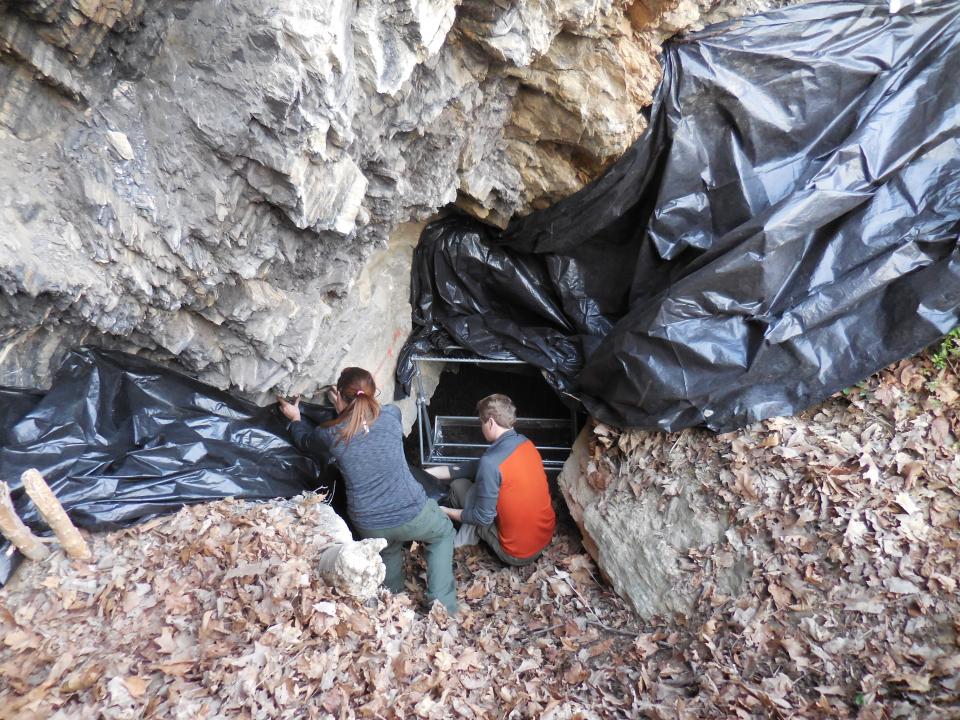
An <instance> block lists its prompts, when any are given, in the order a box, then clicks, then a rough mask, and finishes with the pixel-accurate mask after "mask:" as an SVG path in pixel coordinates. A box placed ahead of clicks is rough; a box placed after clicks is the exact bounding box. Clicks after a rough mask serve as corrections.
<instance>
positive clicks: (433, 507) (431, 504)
mask: <svg viewBox="0 0 960 720" xmlns="http://www.w3.org/2000/svg"><path fill="white" fill-rule="evenodd" d="M357 532H359V533H360V535H361V537H364V538H383V539H384V540H386V541H387V546H386V547H385V548H384V549H383V550H381V551H380V557H381V558H383V564H384V565H385V566H386V568H387V575H386V577H385V578H384V581H383V584H384V585H386V586H387V587H388V588H389V589H390V591H391V592H395V593H398V592H403V591H404V589H405V588H404V580H405V578H406V572H405V570H404V563H403V544H404V543H405V542H408V541H410V540H416V541H417V542H419V543H423V545H424V550H425V552H426V554H427V602H428V603H432V602H433V601H434V600H439V601H440V602H442V603H443V604H444V605H445V606H446V608H447V610H448V611H449V612H451V613H454V612H456V611H457V584H456V581H455V580H454V578H453V536H454V535H455V534H456V533H455V532H454V530H453V523H451V522H450V518H448V517H447V516H446V515H444V514H443V512H442V511H441V510H440V508H439V507H438V506H437V501H436V500H430V499H428V500H427V502H426V504H425V505H424V506H423V510H421V511H420V513H419V514H418V515H417V516H416V517H415V518H414V519H413V520H410V521H408V522H405V523H403V525H397V526H396V527H388V528H362V527H359V526H358V527H357Z"/></svg>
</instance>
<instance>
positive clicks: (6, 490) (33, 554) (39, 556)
mask: <svg viewBox="0 0 960 720" xmlns="http://www.w3.org/2000/svg"><path fill="white" fill-rule="evenodd" d="M0 533H2V534H3V536H4V537H5V538H6V539H7V540H9V541H10V542H12V543H13V546H14V547H15V548H17V550H19V551H20V552H22V553H23V554H24V555H26V556H27V557H28V558H30V559H31V560H43V559H44V558H45V557H46V556H47V555H48V554H49V553H50V551H49V550H48V549H47V546H46V545H44V544H43V543H42V542H40V539H39V538H38V537H37V536H36V535H34V534H33V533H32V532H30V528H28V527H27V526H26V525H24V524H23V520H21V519H20V516H19V515H17V511H16V510H14V509H13V499H12V498H11V497H10V486H9V485H7V484H6V483H5V482H0Z"/></svg>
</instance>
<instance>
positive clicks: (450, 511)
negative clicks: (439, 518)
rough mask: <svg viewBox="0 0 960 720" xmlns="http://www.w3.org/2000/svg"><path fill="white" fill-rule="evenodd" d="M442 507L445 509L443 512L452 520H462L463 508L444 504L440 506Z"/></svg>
mask: <svg viewBox="0 0 960 720" xmlns="http://www.w3.org/2000/svg"><path fill="white" fill-rule="evenodd" d="M440 509H441V510H442V511H443V514H444V515H446V516H447V517H448V518H450V519H451V520H454V521H455V522H460V516H461V515H462V513H463V510H460V509H454V508H448V507H444V506H443V505H441V506H440Z"/></svg>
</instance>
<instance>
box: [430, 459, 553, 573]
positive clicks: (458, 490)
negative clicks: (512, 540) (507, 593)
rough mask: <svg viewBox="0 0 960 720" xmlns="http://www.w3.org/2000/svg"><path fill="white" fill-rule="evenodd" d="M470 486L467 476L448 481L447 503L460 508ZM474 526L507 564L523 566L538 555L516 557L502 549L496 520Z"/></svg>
mask: <svg viewBox="0 0 960 720" xmlns="http://www.w3.org/2000/svg"><path fill="white" fill-rule="evenodd" d="M472 487H473V481H472V480H468V479H467V478H459V479H457V480H454V481H453V482H452V483H450V495H449V496H448V498H447V505H448V506H449V507H452V508H462V507H463V503H464V502H465V501H466V499H467V493H468V492H470V488H472ZM476 528H477V534H478V535H480V539H481V540H483V541H484V542H485V543H486V544H487V545H489V546H490V549H491V550H493V552H494V554H495V555H496V556H497V557H498V558H500V560H502V561H503V562H505V563H506V564H507V565H513V566H515V567H523V566H524V565H529V564H530V563H532V562H536V560H537V558H539V557H540V553H537V554H536V555H531V556H530V557H528V558H518V557H514V556H513V555H511V554H510V553H508V552H507V551H506V550H504V549H503V546H502V545H501V544H500V533H499V532H498V531H497V523H496V522H494V523H492V524H490V525H487V526H486V527H484V526H483V525H477V526H476Z"/></svg>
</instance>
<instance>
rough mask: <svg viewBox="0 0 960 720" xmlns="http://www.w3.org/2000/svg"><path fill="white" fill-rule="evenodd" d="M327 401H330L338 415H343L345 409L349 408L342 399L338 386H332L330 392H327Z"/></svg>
mask: <svg viewBox="0 0 960 720" xmlns="http://www.w3.org/2000/svg"><path fill="white" fill-rule="evenodd" d="M327 400H329V401H330V404H331V405H333V408H334V410H336V411H337V412H338V413H342V412H343V410H344V408H345V407H347V404H346V403H345V402H344V401H343V398H342V397H340V391H339V390H337V386H336V385H332V386H331V387H330V389H329V390H327Z"/></svg>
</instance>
